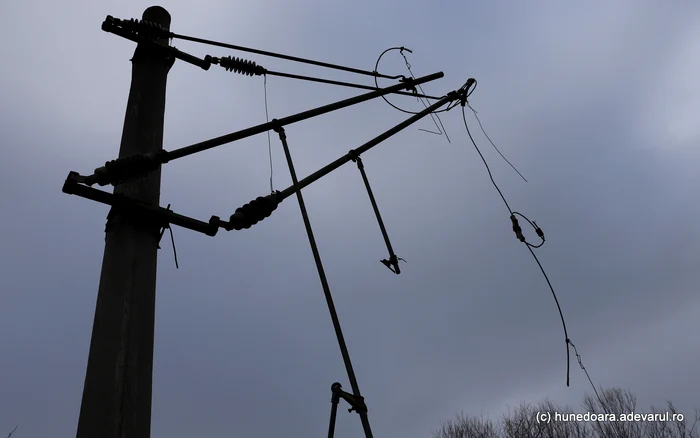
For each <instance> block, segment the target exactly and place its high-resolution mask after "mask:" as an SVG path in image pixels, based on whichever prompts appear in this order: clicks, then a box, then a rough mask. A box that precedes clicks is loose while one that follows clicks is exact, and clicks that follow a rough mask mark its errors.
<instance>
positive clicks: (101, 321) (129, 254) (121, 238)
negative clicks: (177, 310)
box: [77, 6, 174, 438]
mask: <svg viewBox="0 0 700 438" xmlns="http://www.w3.org/2000/svg"><path fill="white" fill-rule="evenodd" d="M143 19H144V20H145V21H149V22H153V23H156V24H159V25H161V26H163V27H164V28H166V29H170V14H169V13H168V11H166V10H165V9H163V8H161V7H159V6H152V7H150V8H148V9H146V11H145V12H144V13H143ZM156 42H158V43H159V44H160V45H163V46H167V45H168V41H167V39H160V40H156ZM171 53H172V52H169V51H167V50H164V49H160V48H159V47H158V46H157V45H153V44H139V45H138V46H137V47H136V50H135V52H134V57H133V59H132V60H131V61H132V76H131V89H130V91H129V100H128V103H127V108H126V115H125V118H124V129H123V132H122V139H121V146H120V149H119V156H120V157H126V156H130V155H134V154H147V153H151V152H157V151H159V150H161V149H162V147H163V119H164V116H165V88H166V82H167V75H168V71H169V70H170V67H171V66H172V64H173V61H174V58H172V57H171ZM160 175H161V174H160V169H157V170H155V171H154V172H151V173H149V174H148V175H146V176H145V177H143V178H141V179H138V180H135V181H131V182H129V183H125V184H122V185H118V186H117V187H116V188H115V189H114V193H115V194H119V195H124V196H127V197H130V198H133V199H137V200H139V201H141V202H144V203H147V204H151V205H154V206H157V205H158V204H159V201H160ZM159 228H160V224H158V223H155V222H154V221H146V220H144V218H143V217H141V218H139V217H138V216H137V215H135V214H133V213H131V214H129V213H128V210H123V209H120V208H118V207H114V206H113V207H112V210H110V213H109V216H108V218H107V228H106V236H105V250H104V258H103V260H102V272H101V275H100V285H99V290H98V293H97V305H96V308H95V320H94V325H93V329H92V339H91V341H90V353H89V356H88V363H87V372H86V375H85V386H84V388H83V398H82V404H81V407H80V418H79V420H78V430H77V437H78V438H124V437H129V438H148V437H149V436H150V431H151V389H152V374H153V336H154V328H155V292H156V265H157V250H158V236H159Z"/></svg>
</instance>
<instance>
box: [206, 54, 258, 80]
mask: <svg viewBox="0 0 700 438" xmlns="http://www.w3.org/2000/svg"><path fill="white" fill-rule="evenodd" d="M204 60H205V61H206V62H209V63H211V64H214V65H220V66H221V67H223V68H224V69H226V71H232V72H234V73H238V74H241V75H244V76H260V75H264V74H265V73H267V70H266V69H265V68H264V67H263V66H262V65H258V64H256V63H255V62H254V61H250V60H248V59H243V58H236V57H234V56H226V57H223V58H216V57H213V56H210V55H207V56H205V57H204Z"/></svg>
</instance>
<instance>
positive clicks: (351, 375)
mask: <svg viewBox="0 0 700 438" xmlns="http://www.w3.org/2000/svg"><path fill="white" fill-rule="evenodd" d="M271 123H272V126H273V128H272V129H274V131H275V132H276V133H278V134H279V137H280V141H281V142H282V147H283V148H284V155H285V156H286V158H287V165H288V166H289V173H290V174H291V177H292V184H293V187H294V188H295V191H296V194H297V200H298V201H299V209H300V210H301V217H302V219H303V220H304V227H305V228H306V234H307V235H308V237H309V244H310V245H311V252H312V253H313V256H314V261H315V262H316V269H317V270H318V276H319V278H320V280H321V286H322V287H323V293H324V295H325V297H326V303H327V304H328V311H329V312H330V314H331V320H332V321H333V328H334V329H335V335H336V337H337V338H338V346H339V347H340V354H341V355H342V356H343V362H344V363H345V369H346V371H347V373H348V380H350V386H351V387H352V392H353V394H352V396H353V397H354V398H355V399H358V400H363V398H362V395H361V394H360V387H359V385H358V384H357V377H355V371H354V370H353V368H352V362H351V361H350V353H348V347H347V345H346V344H345V337H344V336H343V330H342V329H341V327H340V320H339V319H338V313H337V312H336V310H335V304H333V297H332V295H331V289H330V287H329V286H328V280H327V279H326V273H325V271H324V269H323V263H322V262H321V255H320V254H319V252H318V246H317V245H316V239H315V238H314V233H313V230H312V229H311V222H310V221H309V214H308V212H307V211H306V204H304V197H303V196H302V194H301V190H300V189H299V181H298V179H297V173H296V171H295V170H294V163H293V162H292V155H291V153H290V152H289V145H288V144H287V134H286V133H285V131H284V128H283V127H282V125H281V124H279V123H278V120H277V119H273V120H272V121H271ZM363 405H364V402H363ZM357 413H358V414H359V415H360V420H361V421H362V428H363V429H364V431H365V438H373V435H372V429H371V428H370V425H369V419H368V418H367V408H366V407H364V409H362V410H357Z"/></svg>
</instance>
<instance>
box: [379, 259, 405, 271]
mask: <svg viewBox="0 0 700 438" xmlns="http://www.w3.org/2000/svg"><path fill="white" fill-rule="evenodd" d="M399 260H401V261H402V262H404V263H408V262H407V261H406V260H404V259H402V258H401V257H397V256H396V254H392V255H391V256H389V259H388V260H387V259H384V260H380V262H382V264H383V265H384V266H386V267H387V268H389V270H390V271H391V272H393V273H394V274H396V275H399V274H400V273H401V268H399Z"/></svg>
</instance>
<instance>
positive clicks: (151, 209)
mask: <svg viewBox="0 0 700 438" xmlns="http://www.w3.org/2000/svg"><path fill="white" fill-rule="evenodd" d="M80 182H81V177H80V175H79V174H78V173H77V172H70V173H69V174H68V177H67V178H66V181H65V183H64V184H63V193H66V194H68V195H76V196H80V197H82V198H86V199H90V200H92V201H97V202H99V203H101V204H106V205H111V206H112V208H113V209H119V210H121V211H128V212H130V213H133V214H137V215H139V216H140V217H141V218H143V219H144V220H152V221H154V222H156V223H159V224H161V226H163V227H164V226H167V225H169V224H172V225H177V226H179V227H182V228H187V229H190V230H192V231H197V232H200V233H203V234H206V235H207V236H212V237H213V236H215V235H216V232H217V231H218V230H219V225H218V224H219V222H220V219H219V218H218V217H217V216H212V218H211V219H210V220H209V223H207V222H203V221H200V220H197V219H192V218H190V217H187V216H183V215H181V214H177V213H175V212H173V211H170V210H168V209H165V208H163V207H160V206H155V205H150V204H147V203H145V202H141V201H139V200H137V199H132V198H129V197H127V196H124V195H120V194H113V193H108V192H103V191H102V190H97V189H93V188H92V187H88V186H85V185H82V184H80Z"/></svg>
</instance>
